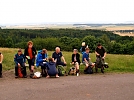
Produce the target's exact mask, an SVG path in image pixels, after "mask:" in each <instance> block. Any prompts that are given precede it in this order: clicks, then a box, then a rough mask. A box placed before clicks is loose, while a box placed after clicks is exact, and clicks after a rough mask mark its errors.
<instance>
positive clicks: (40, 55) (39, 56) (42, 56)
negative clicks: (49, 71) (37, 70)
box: [36, 53, 47, 67]
mask: <svg viewBox="0 0 134 100" xmlns="http://www.w3.org/2000/svg"><path fill="white" fill-rule="evenodd" d="M46 58H47V54H42V53H38V55H37V58H36V66H37V67H39V65H40V63H43V62H44V60H43V59H46Z"/></svg>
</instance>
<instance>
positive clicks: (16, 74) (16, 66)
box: [15, 65, 18, 78]
mask: <svg viewBox="0 0 134 100" xmlns="http://www.w3.org/2000/svg"><path fill="white" fill-rule="evenodd" d="M15 78H18V65H15Z"/></svg>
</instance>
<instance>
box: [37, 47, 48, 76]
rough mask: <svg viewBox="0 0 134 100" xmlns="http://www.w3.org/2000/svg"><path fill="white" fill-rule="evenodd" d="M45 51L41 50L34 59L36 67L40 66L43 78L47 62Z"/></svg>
mask: <svg viewBox="0 0 134 100" xmlns="http://www.w3.org/2000/svg"><path fill="white" fill-rule="evenodd" d="M47 57H48V56H47V50H46V49H43V50H42V51H41V52H40V53H38V55H37V58H36V66H37V67H39V66H41V74H42V76H45V73H46V62H47Z"/></svg>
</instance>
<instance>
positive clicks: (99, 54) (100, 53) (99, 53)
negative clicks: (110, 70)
mask: <svg viewBox="0 0 134 100" xmlns="http://www.w3.org/2000/svg"><path fill="white" fill-rule="evenodd" d="M95 54H96V65H98V64H99V62H100V60H102V64H104V59H105V57H106V50H105V49H104V47H103V46H102V45H101V44H100V43H99V44H98V45H97V48H96V50H95ZM103 69H104V68H103V67H102V68H101V72H102V73H104V71H103ZM96 72H97V68H96Z"/></svg>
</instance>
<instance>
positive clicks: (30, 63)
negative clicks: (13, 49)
mask: <svg viewBox="0 0 134 100" xmlns="http://www.w3.org/2000/svg"><path fill="white" fill-rule="evenodd" d="M34 62H35V58H33V59H28V64H29V70H30V71H31V66H34Z"/></svg>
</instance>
